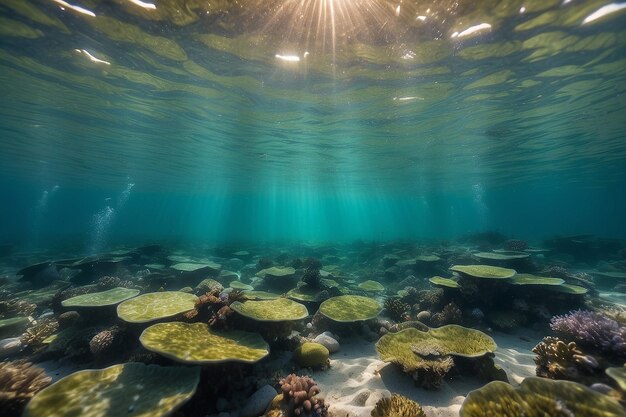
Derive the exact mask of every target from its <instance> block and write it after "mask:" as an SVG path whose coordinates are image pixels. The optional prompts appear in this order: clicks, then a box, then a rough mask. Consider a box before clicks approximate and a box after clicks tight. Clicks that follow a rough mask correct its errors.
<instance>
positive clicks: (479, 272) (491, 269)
mask: <svg viewBox="0 0 626 417" xmlns="http://www.w3.org/2000/svg"><path fill="white" fill-rule="evenodd" d="M450 270H452V271H454V272H458V273H459V274H462V275H466V276H470V277H474V278H486V279H508V278H512V277H513V276H515V273H516V272H515V270H514V269H509V268H501V267H498V266H491V265H453V266H451V267H450Z"/></svg>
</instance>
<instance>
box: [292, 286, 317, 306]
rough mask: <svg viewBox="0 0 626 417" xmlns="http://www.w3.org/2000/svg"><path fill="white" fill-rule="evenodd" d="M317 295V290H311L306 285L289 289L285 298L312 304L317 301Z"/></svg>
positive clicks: (311, 288)
mask: <svg viewBox="0 0 626 417" xmlns="http://www.w3.org/2000/svg"><path fill="white" fill-rule="evenodd" d="M319 295H320V290H319V289H316V288H313V287H311V286H309V285H307V284H305V285H301V286H299V287H298V288H294V289H291V290H289V291H288V292H287V297H289V298H293V299H294V300H297V301H304V302H314V301H316V300H317V298H318V296H319Z"/></svg>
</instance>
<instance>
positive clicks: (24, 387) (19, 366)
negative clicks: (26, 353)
mask: <svg viewBox="0 0 626 417" xmlns="http://www.w3.org/2000/svg"><path fill="white" fill-rule="evenodd" d="M51 381H52V379H51V378H50V377H49V376H47V375H46V373H45V371H44V370H43V369H41V368H39V367H37V366H35V365H33V364H32V363H30V362H26V361H12V362H2V363H0V415H1V416H3V417H12V416H19V415H20V414H21V413H22V409H23V408H24V405H25V404H26V403H27V402H28V401H29V400H30V399H31V398H32V397H33V396H34V395H35V394H37V393H38V392H39V391H41V390H42V389H43V388H45V387H46V386H48V385H50V382H51Z"/></svg>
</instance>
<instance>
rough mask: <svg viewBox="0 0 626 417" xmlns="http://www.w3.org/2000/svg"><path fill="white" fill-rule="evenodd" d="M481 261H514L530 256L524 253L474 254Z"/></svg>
mask: <svg viewBox="0 0 626 417" xmlns="http://www.w3.org/2000/svg"><path fill="white" fill-rule="evenodd" d="M472 255H473V256H475V257H476V258H479V259H489V260H492V261H513V260H516V259H525V258H528V257H529V256H530V254H529V253H524V252H477V253H474V254H472Z"/></svg>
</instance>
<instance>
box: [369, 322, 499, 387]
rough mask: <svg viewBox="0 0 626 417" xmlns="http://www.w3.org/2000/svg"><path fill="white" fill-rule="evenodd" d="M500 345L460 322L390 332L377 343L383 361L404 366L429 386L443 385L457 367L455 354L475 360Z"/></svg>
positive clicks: (419, 383) (377, 349)
mask: <svg viewBox="0 0 626 417" xmlns="http://www.w3.org/2000/svg"><path fill="white" fill-rule="evenodd" d="M496 347H497V346H496V344H495V342H494V341H493V339H492V338H490V337H489V336H487V335H486V334H484V333H482V332H480V331H478V330H474V329H468V328H465V327H461V326H457V325H448V326H444V327H440V328H437V329H430V330H428V331H420V330H418V329H414V328H409V329H405V330H402V331H400V332H397V333H388V334H386V335H384V336H383V337H381V338H380V340H379V341H378V342H377V343H376V351H377V352H378V355H379V356H380V358H381V359H382V360H383V361H385V362H393V363H395V364H397V365H399V366H401V367H402V370H403V371H404V372H406V373H408V374H410V375H411V376H412V377H413V379H414V380H415V382H416V384H417V385H419V386H421V387H423V388H427V389H437V388H439V387H440V385H441V382H442V381H443V377H444V376H445V375H446V374H447V373H448V372H449V371H450V369H452V367H453V366H454V360H453V357H458V358H469V359H468V361H471V360H472V359H477V358H480V357H482V356H484V355H486V354H487V353H491V352H493V351H495V349H496ZM468 361H465V362H468ZM492 364H493V362H492ZM484 374H485V375H486V374H487V372H484ZM494 374H495V373H494Z"/></svg>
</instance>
